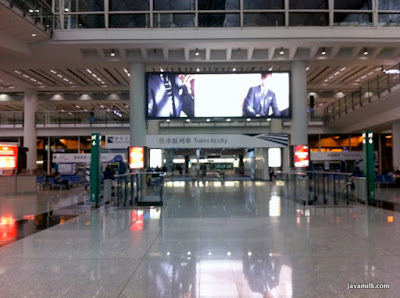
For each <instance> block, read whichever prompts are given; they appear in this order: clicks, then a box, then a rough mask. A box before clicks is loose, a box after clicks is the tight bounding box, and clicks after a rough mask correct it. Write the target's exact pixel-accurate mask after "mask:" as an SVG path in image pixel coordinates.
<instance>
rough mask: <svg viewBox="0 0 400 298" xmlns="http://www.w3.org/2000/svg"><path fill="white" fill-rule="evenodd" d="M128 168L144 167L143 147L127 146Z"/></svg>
mask: <svg viewBox="0 0 400 298" xmlns="http://www.w3.org/2000/svg"><path fill="white" fill-rule="evenodd" d="M129 168H130V169H144V147H129Z"/></svg>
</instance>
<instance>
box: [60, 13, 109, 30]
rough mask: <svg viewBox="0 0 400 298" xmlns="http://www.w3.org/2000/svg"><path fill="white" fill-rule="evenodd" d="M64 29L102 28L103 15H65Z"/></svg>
mask: <svg viewBox="0 0 400 298" xmlns="http://www.w3.org/2000/svg"><path fill="white" fill-rule="evenodd" d="M64 28H65V29H90V28H104V15H103V14H101V15H65V16H64Z"/></svg>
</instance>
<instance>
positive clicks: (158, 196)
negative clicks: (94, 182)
mask: <svg viewBox="0 0 400 298" xmlns="http://www.w3.org/2000/svg"><path fill="white" fill-rule="evenodd" d="M165 175H166V173H163V172H143V173H130V174H125V175H117V176H115V186H114V192H115V197H116V200H115V203H114V205H115V206H118V207H129V206H134V205H138V206H146V205H147V206H149V205H152V206H155V205H157V206H162V205H163V189H164V176H165Z"/></svg>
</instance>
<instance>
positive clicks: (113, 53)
mask: <svg viewBox="0 0 400 298" xmlns="http://www.w3.org/2000/svg"><path fill="white" fill-rule="evenodd" d="M114 56H115V50H114V49H112V50H111V57H114Z"/></svg>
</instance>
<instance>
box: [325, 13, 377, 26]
mask: <svg viewBox="0 0 400 298" xmlns="http://www.w3.org/2000/svg"><path fill="white" fill-rule="evenodd" d="M333 23H334V24H335V25H341V26H371V25H372V14H370V13H335V16H334V19H333Z"/></svg>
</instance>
